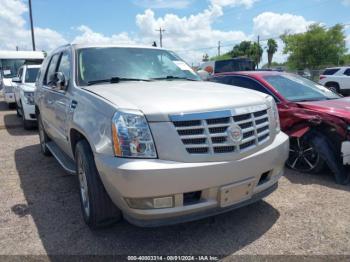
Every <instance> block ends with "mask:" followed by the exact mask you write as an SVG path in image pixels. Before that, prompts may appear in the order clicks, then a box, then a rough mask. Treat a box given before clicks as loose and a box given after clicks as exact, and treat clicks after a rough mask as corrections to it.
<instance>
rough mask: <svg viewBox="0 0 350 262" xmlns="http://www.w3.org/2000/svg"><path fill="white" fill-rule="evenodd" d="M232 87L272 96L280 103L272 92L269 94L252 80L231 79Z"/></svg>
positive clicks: (243, 78) (237, 77)
mask: <svg viewBox="0 0 350 262" xmlns="http://www.w3.org/2000/svg"><path fill="white" fill-rule="evenodd" d="M231 85H235V86H240V87H244V88H248V89H251V90H254V91H258V92H261V93H264V94H267V95H270V96H272V97H273V98H274V99H275V101H276V102H278V100H277V99H276V97H275V96H274V95H273V94H272V93H271V92H269V91H268V90H267V89H266V88H265V87H263V86H262V85H261V84H259V83H257V82H256V81H254V80H252V79H249V78H246V77H240V76H235V77H231Z"/></svg>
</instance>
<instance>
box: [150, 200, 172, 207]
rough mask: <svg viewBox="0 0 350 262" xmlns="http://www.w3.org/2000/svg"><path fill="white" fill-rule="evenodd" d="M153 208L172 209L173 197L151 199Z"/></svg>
mask: <svg viewBox="0 0 350 262" xmlns="http://www.w3.org/2000/svg"><path fill="white" fill-rule="evenodd" d="M153 207H154V208H167V207H173V197H162V198H155V199H153Z"/></svg>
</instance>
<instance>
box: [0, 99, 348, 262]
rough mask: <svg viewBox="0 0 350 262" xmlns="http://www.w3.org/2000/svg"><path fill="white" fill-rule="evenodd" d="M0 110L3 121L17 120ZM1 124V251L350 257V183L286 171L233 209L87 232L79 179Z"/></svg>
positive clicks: (29, 135)
mask: <svg viewBox="0 0 350 262" xmlns="http://www.w3.org/2000/svg"><path fill="white" fill-rule="evenodd" d="M0 104H1V102H0ZM0 108H1V109H0V110H2V112H1V114H0V117H1V118H4V117H6V118H7V120H9V119H12V120H11V121H16V120H14V119H15V116H14V114H15V112H14V111H7V110H6V113H4V112H5V109H4V106H3V105H1V106H0ZM1 121H3V122H1ZM1 121H0V145H1V146H0V255H15V254H21V255H38V254H42V255H50V256H51V255H66V254H95V255H98V254H103V255H106V254H107V255H110V254H113V255H116V254H123V255H126V254H129V255H130V254H132V255H136V254H138V255H145V254H149V255H156V254H163V255H166V254H184V255H186V254H187V255H188V254H216V255H222V256H227V257H230V256H232V255H233V254H235V255H237V254H240V255H256V254H260V255H277V254H279V255H292V254H293V255H294V254H298V255H324V254H328V255H336V254H342V255H344V254H347V255H350V208H349V203H350V193H349V186H338V185H336V184H335V183H334V181H333V178H332V176H331V175H330V174H323V175H317V176H316V175H308V174H299V173H295V172H292V171H290V170H286V174H285V176H284V177H283V178H282V179H281V180H280V186H279V189H278V190H277V191H275V192H274V193H273V194H272V195H270V196H269V197H267V198H266V199H265V200H264V201H261V202H258V203H256V204H253V205H251V206H247V207H244V208H241V209H239V210H235V211H232V212H230V213H226V214H223V215H219V216H217V217H214V218H208V219H203V220H200V221H196V222H191V223H187V224H180V225H176V226H169V227H161V228H138V227H135V226H132V225H130V224H128V223H127V222H125V221H123V222H121V223H119V224H118V225H116V226H114V227H113V228H111V229H104V230H100V231H96V232H92V231H90V230H89V229H88V228H87V227H86V226H85V224H84V223H83V220H82V216H81V213H80V206H79V196H78V183H77V179H76V177H74V176H71V175H68V174H66V173H65V172H64V171H63V169H62V168H61V167H60V166H59V164H58V163H57V162H56V161H55V160H54V158H52V157H49V158H48V157H44V156H42V155H41V154H40V147H39V144H38V143H39V141H38V136H37V131H36V130H33V131H24V130H23V128H22V127H20V125H19V124H16V125H14V126H12V127H11V128H9V127H8V126H6V125H4V126H3V128H1V123H4V122H6V121H4V119H1Z"/></svg>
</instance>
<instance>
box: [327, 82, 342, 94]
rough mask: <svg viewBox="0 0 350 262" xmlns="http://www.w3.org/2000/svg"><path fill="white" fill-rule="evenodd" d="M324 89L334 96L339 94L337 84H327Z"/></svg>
mask: <svg viewBox="0 0 350 262" xmlns="http://www.w3.org/2000/svg"><path fill="white" fill-rule="evenodd" d="M326 87H327V88H328V89H329V90H331V91H333V92H334V93H336V94H340V88H339V85H338V84H337V83H329V84H326Z"/></svg>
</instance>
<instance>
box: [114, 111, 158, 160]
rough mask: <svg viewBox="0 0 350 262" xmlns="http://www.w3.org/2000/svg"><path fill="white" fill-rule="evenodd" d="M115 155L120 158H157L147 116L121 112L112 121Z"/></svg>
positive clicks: (136, 112) (133, 112)
mask: <svg viewBox="0 0 350 262" xmlns="http://www.w3.org/2000/svg"><path fill="white" fill-rule="evenodd" d="M112 136H113V146H114V153H115V155H116V156H118V157H135V158H157V153H156V148H155V145H154V142H153V138H152V134H151V130H150V128H149V126H148V123H147V120H146V118H145V116H144V115H143V114H142V113H141V112H140V111H136V110H119V111H118V112H116V113H115V115H114V117H113V121H112Z"/></svg>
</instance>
